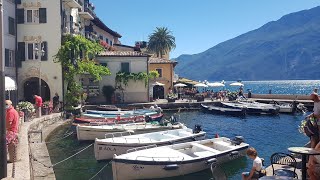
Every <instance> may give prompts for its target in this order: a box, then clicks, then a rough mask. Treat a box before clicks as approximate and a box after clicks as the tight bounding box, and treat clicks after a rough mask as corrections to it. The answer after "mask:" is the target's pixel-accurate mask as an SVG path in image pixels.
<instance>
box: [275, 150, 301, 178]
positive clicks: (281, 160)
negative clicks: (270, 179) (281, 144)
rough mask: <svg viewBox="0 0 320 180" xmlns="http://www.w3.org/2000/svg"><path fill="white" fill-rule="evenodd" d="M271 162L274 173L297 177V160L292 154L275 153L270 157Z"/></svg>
mask: <svg viewBox="0 0 320 180" xmlns="http://www.w3.org/2000/svg"><path fill="white" fill-rule="evenodd" d="M270 162H271V166H272V171H273V175H275V176H288V177H297V174H296V168H297V161H296V159H295V158H294V157H293V156H291V155H290V154H285V153H274V154H272V155H271V157H270ZM292 169H293V170H292Z"/></svg>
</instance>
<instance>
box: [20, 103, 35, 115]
mask: <svg viewBox="0 0 320 180" xmlns="http://www.w3.org/2000/svg"><path fill="white" fill-rule="evenodd" d="M17 110H18V111H22V110H27V112H29V113H33V112H35V111H36V110H35V108H34V106H33V104H32V103H31V102H28V101H22V102H19V103H18V105H17Z"/></svg>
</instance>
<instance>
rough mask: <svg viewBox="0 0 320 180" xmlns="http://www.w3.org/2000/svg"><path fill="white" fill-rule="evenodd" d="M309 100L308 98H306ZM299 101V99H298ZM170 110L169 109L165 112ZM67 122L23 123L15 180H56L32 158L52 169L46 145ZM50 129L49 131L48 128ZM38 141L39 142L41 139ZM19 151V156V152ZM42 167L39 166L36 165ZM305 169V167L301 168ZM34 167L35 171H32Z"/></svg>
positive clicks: (184, 105)
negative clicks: (50, 136) (34, 138)
mask: <svg viewBox="0 0 320 180" xmlns="http://www.w3.org/2000/svg"><path fill="white" fill-rule="evenodd" d="M307 97H308V96H304V97H298V100H297V101H298V102H302V103H310V104H312V101H310V100H308V99H307ZM303 98H305V99H303ZM250 100H259V101H271V100H277V101H283V102H290V101H293V100H292V99H262V98H250ZM294 100H296V99H294ZM215 102H217V103H218V102H220V101H218V100H211V99H205V101H203V102H195V101H189V100H185V99H184V100H177V101H176V102H170V103H168V102H167V101H166V100H159V101H156V102H150V103H135V104H129V105H128V107H135V108H139V107H140V106H143V107H145V106H149V105H150V106H151V105H153V104H155V103H157V104H158V105H159V106H163V107H166V105H167V107H168V108H173V109H174V108H176V109H174V110H178V109H179V108H180V110H197V109H199V106H200V104H201V103H205V104H206V103H215ZM165 110H166V109H165ZM63 123H66V121H64V120H63V119H62V118H61V114H60V113H57V114H51V115H47V116H42V117H41V118H34V119H32V120H31V121H29V122H23V123H21V127H20V134H19V135H20V150H19V152H20V156H21V160H20V161H18V162H16V163H15V165H16V167H15V179H32V178H30V177H35V179H55V175H54V172H53V169H52V168H47V167H44V166H43V165H41V164H39V162H31V161H34V160H33V159H32V158H30V156H29V154H30V153H32V157H35V158H36V159H38V160H41V162H42V163H44V164H46V165H47V166H51V161H50V155H49V153H48V151H47V147H46V143H44V140H45V137H47V135H48V134H50V133H51V132H53V131H54V130H55V129H56V128H57V127H58V126H60V125H62V124H63ZM48 127H49V128H48ZM30 132H39V133H40V132H42V133H43V134H42V135H41V136H42V138H43V140H42V142H31V141H30V139H29V138H28V137H34V136H38V137H37V138H38V139H39V135H40V134H39V133H38V134H36V133H34V134H32V135H30ZM37 138H36V139H37ZM19 152H18V153H19ZM32 163H33V164H38V165H33V167H32ZM12 165H13V164H12V163H10V164H8V178H7V179H12V178H9V177H11V175H12ZM300 167H301V165H300ZM32 168H33V170H32ZM267 170H268V174H267V175H272V169H270V167H268V168H267ZM299 174H301V171H299V169H298V175H299Z"/></svg>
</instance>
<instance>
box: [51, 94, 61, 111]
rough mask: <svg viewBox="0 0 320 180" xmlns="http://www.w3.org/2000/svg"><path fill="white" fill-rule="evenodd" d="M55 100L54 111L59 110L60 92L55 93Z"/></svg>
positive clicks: (53, 100)
mask: <svg viewBox="0 0 320 180" xmlns="http://www.w3.org/2000/svg"><path fill="white" fill-rule="evenodd" d="M52 102H53V112H59V103H60V101H59V95H58V93H55V96H54V97H53V98H52Z"/></svg>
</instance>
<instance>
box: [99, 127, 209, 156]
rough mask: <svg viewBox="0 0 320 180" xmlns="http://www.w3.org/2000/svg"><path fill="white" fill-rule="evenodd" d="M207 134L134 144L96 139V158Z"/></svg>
mask: <svg viewBox="0 0 320 180" xmlns="http://www.w3.org/2000/svg"><path fill="white" fill-rule="evenodd" d="M205 136H206V133H205V132H200V133H197V134H193V135H192V136H189V137H184V138H179V139H175V140H170V141H162V142H148V143H133V144H119V143H101V142H100V143H99V142H97V141H95V143H94V154H95V158H96V160H106V159H112V157H113V155H114V154H117V155H120V154H125V153H126V152H127V150H129V149H132V148H137V147H141V146H149V145H157V146H165V145H171V144H177V143H184V142H190V141H198V140H202V139H204V138H205Z"/></svg>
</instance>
